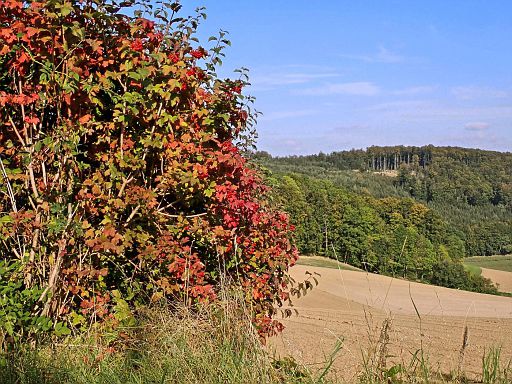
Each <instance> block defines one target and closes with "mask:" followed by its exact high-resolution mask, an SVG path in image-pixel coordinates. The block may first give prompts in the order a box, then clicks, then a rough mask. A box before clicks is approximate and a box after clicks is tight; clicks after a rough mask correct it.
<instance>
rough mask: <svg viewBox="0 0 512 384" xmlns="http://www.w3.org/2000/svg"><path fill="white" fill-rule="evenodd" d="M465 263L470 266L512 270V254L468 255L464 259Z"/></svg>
mask: <svg viewBox="0 0 512 384" xmlns="http://www.w3.org/2000/svg"><path fill="white" fill-rule="evenodd" d="M464 265H465V266H466V267H469V268H473V267H480V268H489V269H496V270H499V271H507V272H512V255H503V256H473V257H467V258H465V259H464Z"/></svg>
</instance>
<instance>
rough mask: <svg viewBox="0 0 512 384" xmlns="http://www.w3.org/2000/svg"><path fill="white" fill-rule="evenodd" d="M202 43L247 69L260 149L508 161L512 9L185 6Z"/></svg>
mask: <svg viewBox="0 0 512 384" xmlns="http://www.w3.org/2000/svg"><path fill="white" fill-rule="evenodd" d="M182 3H183V5H184V10H183V14H187V13H191V12H193V9H194V8H195V7H197V6H205V7H206V12H207V14H208V18H207V20H206V21H205V22H204V23H203V24H202V25H201V26H200V32H199V37H200V39H201V42H204V43H205V42H206V39H207V37H208V36H210V35H212V34H215V33H216V32H217V31H218V30H219V29H221V28H222V29H224V30H227V31H229V33H230V34H229V38H230V40H231V42H232V47H231V48H229V49H228V50H227V51H226V54H227V57H226V60H225V62H224V66H223V68H222V70H221V75H223V76H234V75H233V74H232V71H233V69H235V68H239V67H242V66H243V67H248V68H249V69H250V79H251V83H252V86H251V88H250V89H249V91H248V92H249V93H250V94H252V95H254V96H255V97H256V108H257V109H258V110H259V111H261V112H262V113H263V116H261V117H260V118H259V120H258V126H257V131H258V134H259V139H258V149H260V150H265V151H268V152H270V153H272V154H274V155H287V154H308V153H317V152H319V151H323V152H331V151H335V150H343V149H350V148H365V147H367V146H371V145H397V144H404V145H424V144H434V145H456V146H464V147H478V148H484V149H494V150H500V151H512V1H509V0H503V1H499V0H493V1H483V0H482V1H470V0H464V1H463V0H452V1H353V0H352V1H335V0H331V1H311V0H310V1H303V0H294V1H279V0H274V1H270V0H260V1H248V0H240V1H226V0H200V1H198V0H184V1H183V2H182Z"/></svg>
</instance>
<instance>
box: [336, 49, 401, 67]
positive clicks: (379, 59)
mask: <svg viewBox="0 0 512 384" xmlns="http://www.w3.org/2000/svg"><path fill="white" fill-rule="evenodd" d="M341 57H344V58H346V59H351V60H359V61H365V62H367V63H390V64H391V63H401V62H403V61H405V57H404V56H402V55H400V54H398V53H396V52H393V51H391V50H389V49H387V48H386V47H384V46H383V45H380V46H379V47H378V49H377V52H375V53H371V54H364V55H341Z"/></svg>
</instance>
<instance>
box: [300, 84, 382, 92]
mask: <svg viewBox="0 0 512 384" xmlns="http://www.w3.org/2000/svg"><path fill="white" fill-rule="evenodd" d="M378 93H380V88H379V87H378V86H377V85H375V84H373V83H371V82H368V81H359V82H352V83H331V84H324V85H322V86H320V87H315V88H309V89H303V90H299V91H297V92H296V94H300V95H311V96H327V95H354V96H375V95H377V94H378Z"/></svg>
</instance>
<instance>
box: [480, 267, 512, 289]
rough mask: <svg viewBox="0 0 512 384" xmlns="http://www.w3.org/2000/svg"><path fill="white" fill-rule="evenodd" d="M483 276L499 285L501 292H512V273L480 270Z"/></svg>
mask: <svg viewBox="0 0 512 384" xmlns="http://www.w3.org/2000/svg"><path fill="white" fill-rule="evenodd" d="M480 269H481V270H482V276H483V277H486V278H488V279H491V280H492V281H493V282H494V283H496V284H498V289H499V290H500V291H501V292H512V272H506V271H498V270H496V269H489V268H480Z"/></svg>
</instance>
